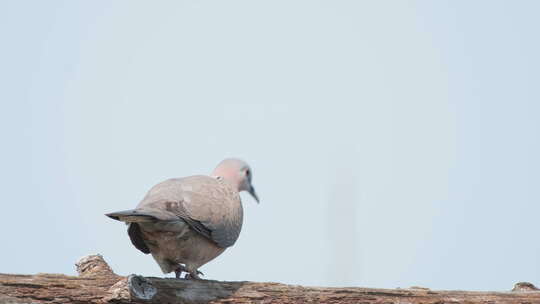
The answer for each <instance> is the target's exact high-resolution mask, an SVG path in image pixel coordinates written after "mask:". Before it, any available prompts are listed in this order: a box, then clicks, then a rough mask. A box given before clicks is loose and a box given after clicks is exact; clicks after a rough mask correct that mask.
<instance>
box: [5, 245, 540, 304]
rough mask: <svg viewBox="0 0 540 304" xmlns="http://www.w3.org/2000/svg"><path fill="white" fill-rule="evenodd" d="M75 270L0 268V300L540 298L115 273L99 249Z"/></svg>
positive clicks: (520, 289)
mask: <svg viewBox="0 0 540 304" xmlns="http://www.w3.org/2000/svg"><path fill="white" fill-rule="evenodd" d="M76 266H77V271H78V273H79V276H77V277H74V276H66V275H61V274H36V275H13V274H0V303H119V304H121V303H306V302H315V303H365V304H368V303H387V304H392V303H411V304H416V303H433V304H435V303H437V304H442V303H454V304H459V303H467V304H473V303H483V304H485V303H509V304H514V303H515V304H518V303H519V304H524V303H530V304H533V303H540V291H539V290H538V289H537V288H536V287H535V286H534V285H532V284H531V283H526V282H521V283H517V284H516V285H515V287H514V289H513V291H511V292H471V291H432V290H429V289H427V288H421V287H412V288H409V289H370V288H356V287H355V288H326V287H303V286H296V285H285V284H279V283H256V282H219V281H209V280H203V281H193V280H184V279H163V278H152V277H142V276H138V275H130V276H128V277H123V276H119V275H116V274H115V273H114V272H113V271H112V270H111V268H110V267H109V265H107V263H106V262H105V261H104V260H103V258H102V257H101V256H99V255H92V256H88V257H84V258H82V259H81V260H80V261H79V262H78V263H77V264H76Z"/></svg>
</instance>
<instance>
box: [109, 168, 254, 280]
mask: <svg viewBox="0 0 540 304" xmlns="http://www.w3.org/2000/svg"><path fill="white" fill-rule="evenodd" d="M252 177H253V174H252V170H251V168H250V166H249V165H248V164H247V163H246V162H245V161H243V160H240V159H237V158H227V159H225V160H223V161H221V162H220V163H219V164H218V165H217V167H216V168H215V169H214V170H213V172H212V173H211V175H209V176H208V175H194V176H188V177H182V178H171V179H167V180H165V181H163V182H161V183H159V184H157V185H155V186H154V187H152V188H151V189H150V190H149V191H148V193H147V194H146V196H145V197H144V198H143V200H142V201H141V202H140V203H139V204H138V205H137V207H136V208H135V209H131V210H125V211H119V212H112V213H108V214H105V215H106V216H108V217H110V218H112V219H115V220H118V221H121V222H125V223H126V224H127V225H128V229H127V232H128V235H129V238H130V240H131V243H132V244H133V245H134V246H135V248H137V249H138V250H140V251H142V252H143V253H145V254H151V255H152V257H153V258H154V260H155V261H156V262H157V264H158V265H159V267H160V268H161V270H162V272H163V273H164V274H167V273H171V272H173V271H174V272H175V276H176V278H182V274H183V273H186V275H185V277H184V278H186V279H195V280H200V279H201V277H200V276H199V275H202V272H200V271H199V270H198V269H199V267H201V266H202V265H204V264H206V263H208V262H209V261H211V260H213V259H214V258H216V257H217V256H219V255H220V254H222V253H223V252H224V251H225V249H227V248H228V247H231V246H232V245H234V244H235V242H236V240H237V239H238V237H239V235H240V231H241V229H242V221H243V209H242V202H241V199H240V195H239V193H240V192H242V191H247V192H248V193H249V194H251V196H253V198H254V199H255V201H256V202H257V203H259V197H258V196H257V193H256V192H255V188H254V187H253V185H252Z"/></svg>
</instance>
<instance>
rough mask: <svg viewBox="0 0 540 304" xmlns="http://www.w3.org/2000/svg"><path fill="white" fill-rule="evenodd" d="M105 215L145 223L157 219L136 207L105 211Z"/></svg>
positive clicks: (123, 220) (115, 218)
mask: <svg viewBox="0 0 540 304" xmlns="http://www.w3.org/2000/svg"><path fill="white" fill-rule="evenodd" d="M105 215H106V216H108V217H110V218H112V219H114V220H117V221H121V222H126V223H145V222H155V221H156V220H158V217H157V216H155V215H152V214H150V213H148V212H144V211H141V210H137V209H132V210H125V211H119V212H113V213H107V214H105Z"/></svg>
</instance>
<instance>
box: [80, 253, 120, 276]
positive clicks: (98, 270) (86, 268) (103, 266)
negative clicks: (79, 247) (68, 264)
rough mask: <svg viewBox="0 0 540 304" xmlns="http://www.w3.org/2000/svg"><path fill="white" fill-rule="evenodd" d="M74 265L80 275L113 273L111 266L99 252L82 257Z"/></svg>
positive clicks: (109, 274)
mask: <svg viewBox="0 0 540 304" xmlns="http://www.w3.org/2000/svg"><path fill="white" fill-rule="evenodd" d="M75 266H77V272H78V273H79V276H81V277H88V276H111V275H114V272H113V271H112V269H111V267H109V265H108V264H107V262H105V260H104V259H103V257H102V256H101V255H100V254H93V255H88V256H85V257H82V258H80V259H79V261H78V262H77V263H76V264H75Z"/></svg>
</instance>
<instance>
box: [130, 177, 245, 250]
mask: <svg viewBox="0 0 540 304" xmlns="http://www.w3.org/2000/svg"><path fill="white" fill-rule="evenodd" d="M138 208H144V209H146V208H151V209H156V208H159V209H162V210H164V211H165V212H167V213H173V214H175V215H176V216H178V217H180V218H182V219H183V220H184V221H185V222H186V223H187V224H188V225H189V226H190V227H191V228H192V229H193V230H195V231H197V232H198V233H200V234H201V235H203V236H204V237H206V238H208V239H210V240H212V241H214V242H215V243H216V244H217V245H218V246H219V247H222V248H226V247H230V246H232V245H233V244H234V243H235V242H236V240H237V239H238V236H239V235H240V230H241V229H242V217H243V211H242V204H241V202H240V196H239V195H238V192H237V191H235V190H234V189H232V188H231V187H230V186H229V185H228V184H226V183H225V182H224V181H221V180H218V179H217V178H213V177H210V176H202V175H201V176H190V177H184V178H179V179H170V180H167V181H164V182H162V183H160V184H158V185H156V186H154V187H153V188H152V189H151V190H150V191H149V193H148V194H147V196H146V197H145V199H144V200H143V201H142V202H141V204H139V206H138Z"/></svg>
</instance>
